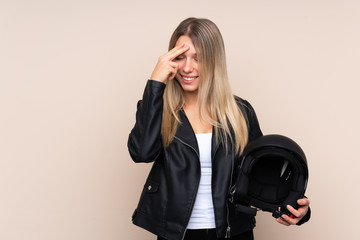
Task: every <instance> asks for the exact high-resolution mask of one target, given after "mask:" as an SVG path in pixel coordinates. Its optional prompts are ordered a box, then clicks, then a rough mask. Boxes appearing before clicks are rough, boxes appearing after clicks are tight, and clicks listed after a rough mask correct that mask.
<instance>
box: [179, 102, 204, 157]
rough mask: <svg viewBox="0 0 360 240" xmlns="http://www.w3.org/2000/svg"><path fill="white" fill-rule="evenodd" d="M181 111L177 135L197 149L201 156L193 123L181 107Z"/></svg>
mask: <svg viewBox="0 0 360 240" xmlns="http://www.w3.org/2000/svg"><path fill="white" fill-rule="evenodd" d="M179 112H180V114H179V115H180V121H181V123H180V124H179V126H178V129H177V130H176V133H175V137H177V138H179V139H180V140H181V141H183V142H184V143H186V144H188V145H190V146H191V147H192V148H193V149H195V151H196V153H197V154H198V156H199V146H198V144H197V140H196V136H195V133H194V130H193V129H192V127H191V124H190V122H189V120H188V118H187V117H186V114H185V113H184V111H183V110H182V109H181V110H180V111H179Z"/></svg>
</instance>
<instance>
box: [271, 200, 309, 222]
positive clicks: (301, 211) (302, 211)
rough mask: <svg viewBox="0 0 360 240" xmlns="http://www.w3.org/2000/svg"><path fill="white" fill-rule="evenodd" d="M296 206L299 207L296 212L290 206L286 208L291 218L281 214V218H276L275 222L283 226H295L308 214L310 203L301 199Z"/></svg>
mask: <svg viewBox="0 0 360 240" xmlns="http://www.w3.org/2000/svg"><path fill="white" fill-rule="evenodd" d="M297 204H298V205H299V208H298V209H297V210H296V209H295V208H293V207H292V206H290V205H288V206H287V209H288V210H289V211H290V213H291V214H292V216H293V217H290V216H288V215H286V214H283V215H282V216H281V217H279V218H277V219H276V221H277V222H279V223H281V224H283V225H285V226H290V225H296V224H297V223H298V222H299V221H300V220H301V219H302V218H303V217H304V216H305V215H306V213H307V212H308V210H309V205H310V201H309V199H307V198H302V199H299V200H298V201H297Z"/></svg>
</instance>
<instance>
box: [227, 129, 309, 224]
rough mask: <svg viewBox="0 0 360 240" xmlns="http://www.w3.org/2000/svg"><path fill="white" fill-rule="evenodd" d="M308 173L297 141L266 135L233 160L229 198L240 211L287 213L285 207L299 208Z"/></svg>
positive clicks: (303, 155) (249, 145)
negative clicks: (232, 175) (234, 163)
mask: <svg viewBox="0 0 360 240" xmlns="http://www.w3.org/2000/svg"><path fill="white" fill-rule="evenodd" d="M308 176H309V174H308V167H307V161H306V157H305V154H304V152H303V151H302V149H301V148H300V146H299V145H298V144H297V143H296V142H294V141H293V140H291V139H290V138H288V137H285V136H282V135H265V136H262V137H259V138H257V139H255V140H254V141H252V142H250V143H249V144H248V145H247V146H246V147H245V149H244V152H243V154H242V155H241V157H240V159H239V161H238V162H237V163H236V168H235V170H234V179H233V183H234V185H233V186H232V188H231V193H230V201H231V202H232V203H233V204H235V207H236V209H237V210H238V211H240V212H243V213H247V214H251V215H256V212H257V210H259V209H260V210H263V211H267V212H271V213H272V215H273V217H275V218H278V217H280V216H281V215H282V214H287V215H289V216H290V212H289V211H288V210H287V208H286V206H287V205H291V206H293V207H294V208H295V209H297V208H298V205H297V200H298V199H300V198H303V197H304V194H305V190H306V186H307V182H308ZM249 206H253V207H255V208H253V207H249Z"/></svg>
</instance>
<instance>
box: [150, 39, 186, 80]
mask: <svg viewBox="0 0 360 240" xmlns="http://www.w3.org/2000/svg"><path fill="white" fill-rule="evenodd" d="M187 50H189V46H187V45H185V44H184V43H182V44H180V45H178V46H176V47H174V48H173V49H171V50H170V51H169V52H167V53H166V54H165V55H163V56H161V57H159V60H158V62H157V64H156V66H155V68H154V71H153V72H152V74H151V78H150V79H151V80H155V81H160V82H163V83H165V84H166V83H167V81H168V80H171V79H173V78H174V77H175V75H176V73H177V70H178V64H177V63H176V62H173V60H174V59H175V58H176V57H177V56H179V55H181V54H183V53H184V52H186V51H187Z"/></svg>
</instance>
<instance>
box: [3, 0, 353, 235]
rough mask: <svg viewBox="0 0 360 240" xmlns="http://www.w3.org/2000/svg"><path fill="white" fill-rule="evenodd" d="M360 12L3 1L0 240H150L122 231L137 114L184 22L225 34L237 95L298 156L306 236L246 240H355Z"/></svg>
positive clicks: (270, 5)
mask: <svg viewBox="0 0 360 240" xmlns="http://www.w3.org/2000/svg"><path fill="white" fill-rule="evenodd" d="M359 13H360V2H359V1H357V0H354V1H350V0H329V1H327V0H303V1H301V0H298V1H296V0H275V1H270V0H263V1H260V0H257V1H250V0H249V1H242V0H233V1H188V0H187V1H176V2H175V1H169V0H163V1H143V2H141V1H129V2H128V1H110V0H102V1H100V0H98V1H95V0H94V1H92V0H90V1H89V0H65V1H50V0H49V1H45V0H33V1H25V0H23V1H21V0H18V1H16V0H14V1H10V0H9V1H4V0H1V1H0V239H4V240H65V239H66V240H80V239H81V240H115V239H117V240H118V239H155V237H154V236H153V235H151V234H149V233H147V232H145V231H144V230H142V229H140V228H137V227H135V226H133V225H132V224H131V221H130V219H131V214H132V212H133V210H134V208H135V207H136V204H137V201H138V198H139V195H140V191H141V188H142V185H143V183H144V180H145V178H146V175H147V171H148V169H149V168H150V164H135V163H133V162H132V161H131V159H130V157H129V155H128V152H127V147H126V142H127V136H128V133H129V131H130V129H131V128H132V126H133V124H134V120H135V110H136V102H137V100H138V99H139V98H140V97H141V94H142V91H143V89H144V86H145V82H146V80H147V78H148V77H149V76H150V74H151V71H152V69H153V67H154V66H155V64H156V61H157V58H158V57H159V56H160V55H162V54H163V53H165V52H166V49H167V44H168V40H169V38H170V35H171V33H172V31H173V30H174V28H175V27H176V26H177V24H178V23H179V22H180V21H181V20H183V19H184V18H186V17H190V16H196V17H206V18H209V19H211V20H213V21H214V22H215V23H216V24H217V25H218V26H219V28H220V30H221V31H222V33H223V37H224V40H225V43H226V50H227V59H228V69H229V75H230V78H231V84H232V86H233V92H234V93H235V94H237V95H239V96H241V97H243V98H245V99H247V100H249V101H250V102H251V103H252V105H253V106H254V108H255V109H256V111H257V114H258V117H259V120H260V122H261V126H262V129H263V132H264V133H265V134H269V133H280V134H284V135H287V136H289V137H291V138H293V139H294V140H296V141H297V142H298V143H299V144H300V145H301V146H302V147H303V149H304V151H305V152H306V154H307V157H308V161H309V168H310V182H309V187H308V191H307V195H308V196H309V198H310V200H311V207H312V209H313V215H312V219H311V222H309V223H308V224H305V225H304V226H302V227H290V228H287V227H284V226H281V225H279V224H277V223H276V222H275V220H273V219H272V217H271V216H270V214H267V213H259V216H258V217H257V220H258V223H257V227H256V231H255V234H256V239H257V240H259V239H278V240H281V239H283V240H287V239H292V240H300V239H329V240H338V239H349V240H357V239H360V234H359V231H358V228H359V227H358V224H359V223H358V219H359V217H358V216H359V213H360V208H359V190H358V186H357V185H359V167H360V164H359V162H358V161H359V157H358V156H359V155H358V150H359V147H360V146H359V140H358V139H359V134H360V131H359V130H360V128H359V122H360V114H359V109H360V97H359V95H360V91H359V89H360V88H359V80H360V74H359V63H360V57H359V56H360V46H359V43H360V30H359V29H360V15H359Z"/></svg>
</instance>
